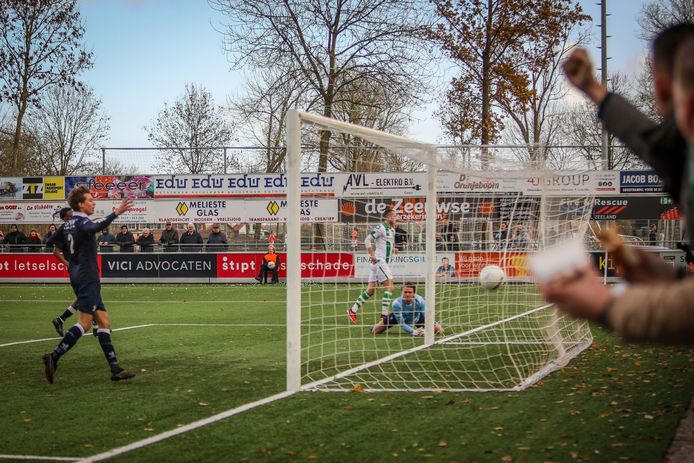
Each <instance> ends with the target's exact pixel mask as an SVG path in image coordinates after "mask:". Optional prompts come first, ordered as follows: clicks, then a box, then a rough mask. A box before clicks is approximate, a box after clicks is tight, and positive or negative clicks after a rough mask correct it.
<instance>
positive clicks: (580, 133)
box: [561, 73, 644, 170]
mask: <svg viewBox="0 0 694 463" xmlns="http://www.w3.org/2000/svg"><path fill="white" fill-rule="evenodd" d="M609 88H610V91H611V92H616V93H619V94H621V95H623V96H625V97H626V98H629V99H632V100H633V99H634V97H633V92H632V91H631V88H630V82H629V81H628V79H627V78H626V77H625V76H624V74H620V73H616V74H612V75H611V76H610V79H609ZM562 119H563V120H562V124H561V126H562V129H563V130H562V132H563V138H564V142H565V143H566V144H567V145H571V146H577V147H579V148H572V149H571V154H572V159H570V160H569V161H572V164H574V165H575V163H576V162H575V161H576V160H577V159H582V160H583V161H584V162H585V163H586V164H587V165H588V166H590V167H591V168H593V169H600V168H601V164H602V151H601V144H602V124H601V123H600V121H599V120H598V118H597V116H596V114H595V105H593V104H592V103H591V102H589V101H586V102H582V103H578V104H576V105H574V106H573V107H569V108H568V109H567V111H566V112H565V113H564V115H563V118H562ZM607 156H608V157H607V168H608V169H614V170H622V169H636V168H638V169H641V168H644V164H643V162H642V161H641V160H640V159H639V158H638V157H637V156H636V155H634V154H633V153H632V152H631V151H629V149H628V148H626V147H624V146H623V145H622V144H621V143H620V141H619V140H618V139H617V138H616V137H615V136H613V135H611V134H608V151H607Z"/></svg>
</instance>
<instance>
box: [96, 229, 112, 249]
mask: <svg viewBox="0 0 694 463" xmlns="http://www.w3.org/2000/svg"><path fill="white" fill-rule="evenodd" d="M96 244H98V245H99V252H113V245H115V244H116V237H115V236H113V233H111V232H107V233H102V234H101V235H99V236H97V237H96Z"/></svg>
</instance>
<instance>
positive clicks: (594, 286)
mask: <svg viewBox="0 0 694 463" xmlns="http://www.w3.org/2000/svg"><path fill="white" fill-rule="evenodd" d="M538 288H539V289H540V292H541V293H542V295H543V296H544V297H545V299H546V300H547V301H549V302H554V303H555V304H556V306H557V307H558V308H559V309H560V310H561V311H563V312H566V313H568V314H569V315H571V316H573V317H580V318H586V319H588V320H593V321H596V320H599V319H600V318H601V316H602V314H603V312H604V311H605V309H606V308H607V306H608V304H609V302H610V301H611V300H612V298H613V297H614V296H613V295H612V293H611V292H610V290H609V289H608V288H606V287H605V286H604V285H603V284H602V281H601V279H600V275H599V274H598V271H597V269H595V268H594V267H593V264H592V263H591V264H588V265H587V266H585V267H584V268H581V269H577V270H574V271H572V272H569V273H566V274H565V275H564V276H561V277H559V278H556V279H554V280H553V281H551V282H549V283H541V284H538Z"/></svg>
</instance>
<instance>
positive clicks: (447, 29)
mask: <svg viewBox="0 0 694 463" xmlns="http://www.w3.org/2000/svg"><path fill="white" fill-rule="evenodd" d="M431 1H432V3H434V5H435V6H436V11H437V14H438V23H437V24H436V26H435V27H433V28H432V29H431V31H430V36H431V38H432V39H433V40H435V41H436V42H438V43H439V44H440V45H441V47H442V48H443V49H444V50H445V51H446V53H447V54H448V55H449V56H450V58H451V59H452V60H453V61H454V62H455V63H456V64H457V65H458V66H459V68H460V76H459V77H456V78H454V79H453V80H452V82H451V87H450V89H449V90H448V93H447V99H446V102H445V103H444V105H443V107H442V109H441V110H440V111H439V113H438V115H439V117H440V118H441V119H442V122H443V123H444V127H445V130H446V133H447V135H448V136H449V137H450V138H451V139H452V140H453V141H455V142H458V143H468V142H470V141H471V140H475V139H476V140H479V142H480V143H481V144H482V145H488V144H490V143H493V142H495V141H496V140H498V138H499V136H500V134H501V131H502V130H503V128H504V123H503V119H504V116H505V115H509V114H512V113H514V112H516V111H518V110H520V111H521V112H525V109H526V106H527V104H528V103H529V102H530V101H531V99H532V97H533V96H534V93H533V89H532V84H531V80H532V78H533V77H534V76H535V77H536V78H539V76H540V73H541V72H543V71H544V70H545V69H546V68H547V67H549V66H550V64H551V63H550V64H548V60H550V59H552V58H553V55H552V53H551V52H552V51H554V50H556V49H557V48H558V47H559V46H560V44H561V43H562V42H563V41H564V40H566V37H567V35H568V31H569V30H570V29H571V27H572V26H573V25H574V24H575V23H577V22H580V21H582V20H584V19H586V18H587V17H586V16H585V15H583V14H582V13H581V8H580V6H578V5H574V4H573V2H572V1H571V0H457V1H453V0H431ZM495 104H496V105H497V107H498V108H503V110H504V111H503V113H500V112H499V111H495V108H494V105H495ZM518 122H521V121H518ZM521 125H523V123H521Z"/></svg>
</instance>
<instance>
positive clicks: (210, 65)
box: [79, 0, 648, 147]
mask: <svg viewBox="0 0 694 463" xmlns="http://www.w3.org/2000/svg"><path fill="white" fill-rule="evenodd" d="M580 3H581V4H582V6H583V9H584V11H585V12H586V13H587V14H589V15H591V16H592V17H593V18H594V19H593V24H592V26H589V27H590V28H591V30H592V32H593V43H592V44H591V46H590V49H591V53H592V55H593V58H594V59H595V60H598V61H599V57H600V50H599V49H598V48H597V46H598V45H599V43H600V31H599V28H598V27H597V25H598V24H599V23H600V7H599V6H598V5H596V3H598V2H597V0H590V1H581V2H580ZM644 3H648V1H646V0H608V12H610V13H612V15H611V16H610V17H609V18H608V26H609V34H610V35H611V36H612V37H611V38H610V39H609V42H608V51H609V56H610V57H611V59H610V62H609V66H610V71H616V70H619V71H623V72H626V73H627V74H632V75H633V74H635V73H636V72H637V71H638V69H639V66H640V62H641V60H642V59H643V54H644V50H645V45H644V44H643V42H642V41H641V40H640V39H638V37H637V35H638V25H637V22H636V18H637V16H638V13H639V11H640V10H641V8H642V6H643V4H644ZM79 9H80V12H81V14H82V19H83V21H84V23H85V27H86V31H87V32H86V46H87V48H88V49H90V50H92V51H93V52H94V57H95V64H94V67H93V69H91V70H89V71H88V72H86V73H84V74H83V75H82V79H83V80H85V81H86V82H87V83H88V84H89V85H90V86H91V87H92V88H93V89H94V92H95V94H96V95H97V97H98V98H100V99H101V100H102V101H103V104H104V108H105V110H106V112H107V113H108V115H109V116H110V118H111V132H110V139H109V141H108V143H107V146H110V147H145V146H150V143H149V141H148V140H147V135H146V132H145V131H144V129H143V126H144V125H148V124H150V123H151V122H152V121H153V120H154V119H155V117H156V115H157V113H158V112H159V111H160V110H161V108H162V107H163V104H164V102H169V103H171V102H173V101H175V100H176V99H177V98H178V97H180V96H181V95H182V94H183V91H184V87H185V84H186V83H195V84H199V85H202V86H203V87H205V88H206V89H207V90H208V91H210V92H211V93H212V95H213V97H214V99H215V102H216V103H217V104H224V103H226V101H227V99H229V98H234V97H236V96H238V95H239V94H241V92H242V91H243V73H241V72H238V71H234V72H232V71H230V70H229V64H228V62H227V60H226V57H225V56H224V54H223V52H222V48H221V40H222V36H221V34H220V33H219V32H217V31H216V30H215V29H214V27H213V26H215V25H217V26H219V24H220V21H222V20H223V18H222V17H221V16H220V15H219V14H218V13H217V12H215V11H214V10H213V9H212V8H211V7H210V6H209V5H208V3H207V1H206V0H80V2H79ZM434 108H435V104H432V105H430V106H429V107H427V108H423V109H422V110H421V111H418V112H416V113H415V114H414V117H415V120H414V121H413V124H412V128H411V131H410V133H409V135H410V136H412V137H414V138H418V139H421V140H424V141H428V142H438V141H440V136H441V131H440V127H439V124H438V123H437V122H436V121H435V120H432V117H431V111H432V110H433V109H434Z"/></svg>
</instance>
